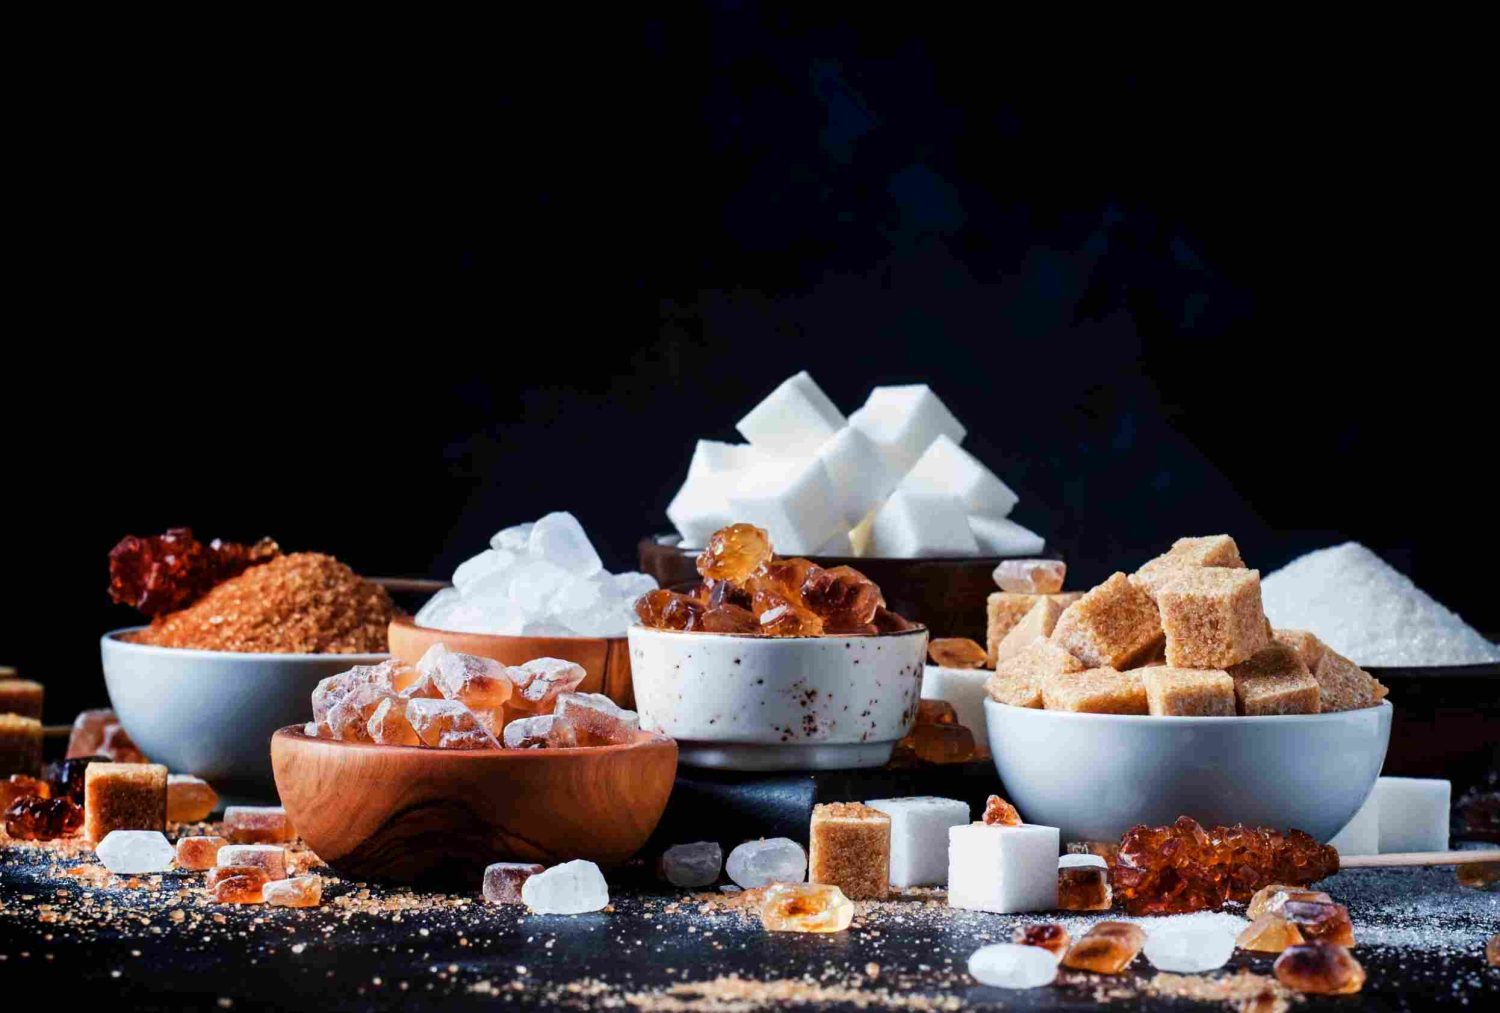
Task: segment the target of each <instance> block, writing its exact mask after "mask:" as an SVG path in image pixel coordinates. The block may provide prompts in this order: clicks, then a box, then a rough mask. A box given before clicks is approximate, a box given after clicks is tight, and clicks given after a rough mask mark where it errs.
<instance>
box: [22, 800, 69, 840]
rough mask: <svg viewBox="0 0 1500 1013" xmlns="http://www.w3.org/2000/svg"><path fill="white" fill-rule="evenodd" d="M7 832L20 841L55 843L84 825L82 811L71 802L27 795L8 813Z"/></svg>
mask: <svg viewBox="0 0 1500 1013" xmlns="http://www.w3.org/2000/svg"><path fill="white" fill-rule="evenodd" d="M4 819H5V832H6V833H7V834H9V835H10V836H11V837H13V838H15V839H16V840H18V841H53V840H56V839H57V838H59V837H69V836H71V835H73V834H75V833H77V832H78V828H79V827H81V826H83V810H82V809H80V808H79V807H78V804H77V803H76V802H74V801H73V800H72V799H67V798H41V797H39V796H37V795H27V796H24V797H22V798H18V799H16V800H15V801H14V802H12V803H11V804H10V806H9V808H7V809H6V810H5V817H4Z"/></svg>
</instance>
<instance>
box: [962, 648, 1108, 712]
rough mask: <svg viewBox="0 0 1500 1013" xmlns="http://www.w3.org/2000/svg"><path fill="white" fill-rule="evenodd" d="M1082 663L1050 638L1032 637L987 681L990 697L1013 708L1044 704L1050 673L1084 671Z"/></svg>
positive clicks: (998, 667)
mask: <svg viewBox="0 0 1500 1013" xmlns="http://www.w3.org/2000/svg"><path fill="white" fill-rule="evenodd" d="M1082 671H1083V662H1081V661H1079V660H1078V659H1077V658H1075V657H1073V656H1072V655H1071V654H1069V653H1068V652H1067V651H1065V650H1063V649H1062V648H1061V647H1058V646H1057V645H1056V644H1054V643H1052V642H1051V641H1050V640H1033V641H1032V642H1031V643H1030V644H1029V645H1028V646H1026V647H1025V648H1023V649H1022V650H1021V651H1019V652H1018V653H1016V654H1015V655H1013V656H1011V657H1009V658H1007V659H1005V660H1004V661H1002V662H1000V663H999V664H997V665H996V666H995V674H994V675H992V676H990V678H989V681H988V682H986V683H985V685H984V688H985V691H986V692H988V693H989V695H990V699H991V700H995V701H997V702H999V703H1006V704H1010V705H1011V706H1012V707H1033V708H1040V707H1041V706H1042V683H1043V682H1045V681H1046V680H1047V678H1048V677H1049V676H1053V675H1062V674H1065V673H1067V672H1082Z"/></svg>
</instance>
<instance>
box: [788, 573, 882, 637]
mask: <svg viewBox="0 0 1500 1013" xmlns="http://www.w3.org/2000/svg"><path fill="white" fill-rule="evenodd" d="M801 594H802V601H803V602H804V603H805V604H806V606H807V607H808V608H809V609H811V610H812V612H813V613H814V614H815V615H817V617H818V618H819V619H821V620H822V621H823V627H824V629H826V630H827V631H828V632H829V633H855V632H862V631H863V629H864V627H866V626H868V625H869V624H870V623H872V622H874V621H875V610H876V609H878V608H880V607H882V606H883V605H885V598H884V597H882V596H881V594H880V588H878V587H876V586H875V582H874V581H872V580H870V578H868V577H866V576H865V575H864V574H862V573H860V572H859V571H858V570H856V569H854V568H853V567H851V566H834V567H830V568H829V569H826V570H824V569H821V568H818V567H813V568H812V570H811V571H810V572H809V573H808V575H807V579H806V580H805V581H803V582H802V589H801Z"/></svg>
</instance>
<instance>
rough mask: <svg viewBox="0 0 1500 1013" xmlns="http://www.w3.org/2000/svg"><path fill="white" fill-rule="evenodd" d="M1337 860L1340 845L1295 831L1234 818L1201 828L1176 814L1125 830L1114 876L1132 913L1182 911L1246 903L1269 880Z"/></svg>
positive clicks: (1290, 880) (1319, 873)
mask: <svg viewBox="0 0 1500 1013" xmlns="http://www.w3.org/2000/svg"><path fill="white" fill-rule="evenodd" d="M1338 867H1339V856H1338V851H1336V850H1335V849H1334V848H1331V847H1329V846H1327V845H1324V844H1319V843H1318V842H1317V841H1315V840H1313V838H1312V837H1310V836H1308V835H1307V834H1305V833H1303V832H1302V831H1300V830H1288V831H1287V832H1286V833H1281V832H1280V831H1276V830H1269V829H1266V828H1264V827H1246V826H1243V825H1241V824H1238V823H1237V824H1235V825H1234V826H1232V827H1212V828H1209V829H1204V828H1203V827H1202V826H1201V825H1199V823H1198V822H1197V821H1196V820H1193V819H1190V818H1188V817H1186V816H1179V817H1178V818H1177V821H1176V822H1175V823H1173V824H1171V825H1170V826H1164V827H1147V826H1138V827H1132V828H1131V829H1130V830H1128V831H1126V832H1125V836H1124V837H1122V838H1121V839H1120V858H1119V864H1118V865H1117V866H1115V868H1114V870H1113V872H1114V876H1113V879H1114V889H1115V895H1116V897H1117V898H1118V899H1120V900H1123V901H1124V902H1125V908H1126V910H1127V911H1128V912H1129V913H1130V914H1132V915H1159V914H1180V913H1183V912H1187V911H1209V910H1218V909H1220V908H1222V907H1223V906H1224V904H1225V903H1226V902H1228V901H1236V902H1239V903H1244V902H1246V901H1248V900H1250V898H1251V896H1252V895H1254V893H1255V891H1257V890H1259V889H1260V888H1261V887H1263V886H1266V885H1268V884H1271V883H1286V884H1290V885H1296V886H1301V885H1304V884H1307V883H1312V882H1315V881H1317V880H1320V879H1324V878H1326V877H1328V876H1331V875H1333V874H1334V873H1335V872H1337V871H1338Z"/></svg>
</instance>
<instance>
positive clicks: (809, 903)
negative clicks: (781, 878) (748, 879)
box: [760, 883, 854, 932]
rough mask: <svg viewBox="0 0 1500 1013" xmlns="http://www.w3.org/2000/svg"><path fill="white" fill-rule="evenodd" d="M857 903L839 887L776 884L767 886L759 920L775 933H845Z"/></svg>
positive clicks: (810, 884)
mask: <svg viewBox="0 0 1500 1013" xmlns="http://www.w3.org/2000/svg"><path fill="white" fill-rule="evenodd" d="M853 920H854V904H853V903H852V902H851V901H850V900H849V898H847V897H845V896H844V893H843V891H842V890H840V889H839V888H838V887H836V886H830V885H827V884H820V883H776V884H774V885H772V886H769V887H767V888H766V893H765V899H764V901H763V902H762V904H761V909H760V921H761V924H762V925H764V926H765V927H766V928H767V929H769V930H770V931H772V932H843V931H844V930H845V929H847V928H848V927H849V923H850V922H852V921H853Z"/></svg>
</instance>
